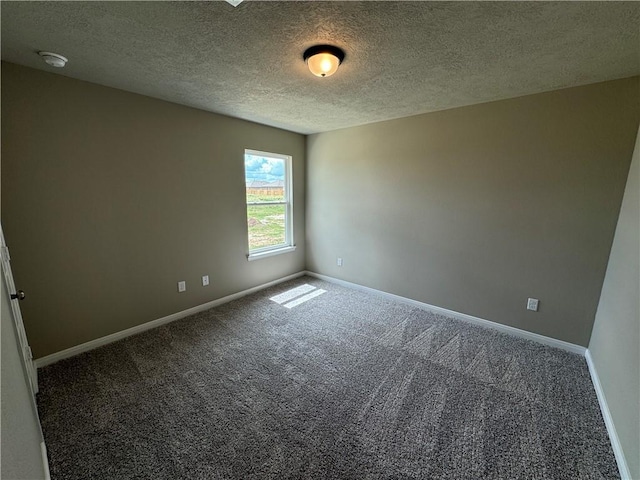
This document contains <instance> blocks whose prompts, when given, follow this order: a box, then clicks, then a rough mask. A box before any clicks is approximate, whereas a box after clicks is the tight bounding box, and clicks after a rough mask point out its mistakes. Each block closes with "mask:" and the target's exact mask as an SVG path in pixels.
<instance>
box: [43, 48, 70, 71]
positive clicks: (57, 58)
mask: <svg viewBox="0 0 640 480" xmlns="http://www.w3.org/2000/svg"><path fill="white" fill-rule="evenodd" d="M38 55H40V56H41V57H42V59H43V60H44V61H45V62H47V65H51V66H52V67H56V68H62V67H64V66H65V65H66V64H67V62H68V61H69V60H67V59H66V57H63V56H62V55H58V54H57V53H51V52H38Z"/></svg>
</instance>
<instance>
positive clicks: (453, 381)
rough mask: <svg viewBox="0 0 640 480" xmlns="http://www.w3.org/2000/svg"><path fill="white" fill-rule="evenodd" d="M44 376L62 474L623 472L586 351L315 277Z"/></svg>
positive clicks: (54, 464) (549, 475)
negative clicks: (302, 298)
mask: <svg viewBox="0 0 640 480" xmlns="http://www.w3.org/2000/svg"><path fill="white" fill-rule="evenodd" d="M304 284H308V285H310V287H307V289H308V290H309V291H308V292H306V293H304V294H305V295H309V296H313V295H316V296H315V297H313V298H310V299H309V300H308V301H306V302H303V303H300V304H298V305H295V299H296V297H294V296H293V294H292V295H289V296H290V297H292V298H286V297H287V295H284V296H281V297H278V298H277V300H278V301H279V302H280V303H276V302H275V301H273V300H270V297H273V296H274V295H277V294H282V293H283V292H286V291H288V290H290V289H291V288H294V287H298V286H300V285H304ZM312 287H315V288H314V289H313V290H312V289H311V288H312ZM321 290H325V292H324V293H323V292H321ZM299 293H303V292H302V291H299ZM297 298H300V297H297ZM291 302H294V303H293V304H292V303H291ZM290 307H291V308H290ZM40 381H41V392H40V393H39V394H38V408H39V412H40V416H41V421H42V427H43V430H44V436H45V440H46V444H47V448H48V451H49V459H50V467H51V477H52V479H54V480H57V479H94V478H95V479H131V478H136V479H143V478H144V479H146V478H148V479H183V478H184V479H354V480H355V479H358V480H360V479H387V480H390V479H441V478H442V479H444V478H446V479H481V478H486V479H567V480H576V479H611V478H619V476H618V472H617V468H616V463H615V459H614V456H613V452H612V450H611V446H610V443H609V439H608V436H607V433H606V428H605V426H604V423H603V420H602V416H601V414H600V410H599V407H598V402H597V399H596V395H595V392H594V389H593V385H592V384H591V381H590V378H589V373H588V370H587V366H586V363H585V361H584V359H583V358H582V357H580V356H578V355H575V354H570V353H567V352H564V351H561V350H556V349H553V348H549V347H545V346H542V345H538V344H536V343H533V342H529V341H526V340H522V339H518V338H514V337H510V336H507V335H504V334H501V333H498V332H496V331H493V330H489V329H483V328H480V327H476V326H472V325H469V324H466V323H463V322H459V321H456V320H452V319H449V318H445V317H442V316H438V315H434V314H432V313H430V312H427V311H423V310H421V309H418V308H415V307H412V306H408V305H405V304H401V303H398V302H394V301H390V300H388V299H385V298H381V297H378V296H374V295H371V294H367V293H363V292H359V291H354V290H350V289H347V288H344V287H341V286H337V285H333V284H329V283H326V282H323V281H320V280H317V279H314V278H309V277H302V278H299V279H296V280H294V281H291V282H288V283H285V284H280V285H278V286H275V287H272V288H270V289H267V290H263V291H261V292H258V293H256V294H253V295H250V296H247V297H244V298H242V299H239V300H236V301H233V302H230V303H227V304H225V305H221V306H219V307H217V308H214V309H211V310H209V311H206V312H203V313H200V314H197V315H194V316H192V317H189V318H187V319H184V320H180V321H177V322H174V323H171V324H169V325H166V326H163V327H160V328H158V329H155V330H152V331H149V332H146V333H143V334H140V335H138V336H135V337H131V338H128V339H126V340H123V341H120V342H118V343H115V344H111V345H108V346H106V347H103V348H100V349H98V350H94V351H92V352H88V353H85V354H82V355H80V356H77V357H74V358H71V359H68V360H64V361H61V362H59V363H57V364H54V365H51V366H49V367H46V368H44V369H43V370H42V371H41V373H40Z"/></svg>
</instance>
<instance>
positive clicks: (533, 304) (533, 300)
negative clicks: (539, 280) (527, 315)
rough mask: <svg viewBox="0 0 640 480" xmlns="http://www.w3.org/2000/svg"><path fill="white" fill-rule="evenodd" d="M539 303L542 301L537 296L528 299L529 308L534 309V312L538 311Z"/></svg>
mask: <svg viewBox="0 0 640 480" xmlns="http://www.w3.org/2000/svg"><path fill="white" fill-rule="evenodd" d="M538 303H540V301H539V300H538V299H537V298H530V299H528V300H527V310H532V311H534V312H537V311H538Z"/></svg>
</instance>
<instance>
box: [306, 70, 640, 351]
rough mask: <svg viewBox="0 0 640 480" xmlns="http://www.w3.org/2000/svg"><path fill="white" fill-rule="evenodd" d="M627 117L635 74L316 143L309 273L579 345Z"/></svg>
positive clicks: (630, 139) (624, 164)
mask: <svg viewBox="0 0 640 480" xmlns="http://www.w3.org/2000/svg"><path fill="white" fill-rule="evenodd" d="M639 115H640V109H639V82H638V77H634V78H630V79H624V80H618V81H612V82H606V83H600V84H594V85H589V86H585V87H578V88H571V89H566V90H559V91H554V92H549V93H543V94H538V95H531V96H526V97H521V98H516V99H511V100H505V101H499V102H492V103H487V104H482V105H475V106H471V107H464V108H458V109H453V110H447V111H442V112H435V113H430V114H425V115H419V116H414V117H408V118H403V119H398V120H392V121H387V122H380V123H375V124H371V125H366V126H362V127H356V128H348V129H344V130H338V131H334V132H328V133H321V134H317V135H312V136H310V137H309V138H308V140H307V171H306V174H307V177H306V178H307V184H306V188H307V210H306V222H307V268H308V269H309V270H312V271H315V272H318V273H321V274H326V275H330V276H334V277H338V278H341V279H344V280H347V281H351V282H355V283H358V284H361V285H365V286H368V287H372V288H376V289H380V290H383V291H387V292H390V293H394V294H398V295H402V296H405V297H409V298H412V299H415V300H418V301H422V302H425V303H429V304H432V305H436V306H439V307H443V308H448V309H451V310H455V311H458V312H462V313H466V314H470V315H474V316H477V317H480V318H484V319H488V320H492V321H495V322H499V323H502V324H505V325H510V326H514V327H517V328H521V329H524V330H528V331H531V332H535V333H539V334H542V335H546V336H550V337H554V338H557V339H560V340H565V341H568V342H572V343H576V344H579V345H583V346H586V345H587V344H588V342H589V336H590V334H591V328H592V325H593V320H594V316H595V312H596V306H597V304H598V299H599V296H600V289H601V287H602V281H603V278H604V274H605V269H606V266H607V259H608V256H609V251H610V248H611V243H612V239H613V233H614V230H615V226H616V220H617V218H618V212H619V209H620V204H621V201H622V195H623V191H624V186H625V180H626V178H627V172H628V171H629V165H630V161H631V156H632V151H633V145H634V140H635V135H636V131H637V129H638V121H639ZM336 257H342V258H343V259H344V266H343V267H338V266H337V265H336ZM527 297H535V298H538V299H540V311H539V312H537V313H533V312H529V311H527V310H526V301H527Z"/></svg>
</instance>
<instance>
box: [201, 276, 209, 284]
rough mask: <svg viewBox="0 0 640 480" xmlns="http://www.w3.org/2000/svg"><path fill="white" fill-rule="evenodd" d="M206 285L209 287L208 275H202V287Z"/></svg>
mask: <svg viewBox="0 0 640 480" xmlns="http://www.w3.org/2000/svg"><path fill="white" fill-rule="evenodd" d="M207 285H209V275H203V276H202V286H203V287H206V286H207Z"/></svg>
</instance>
